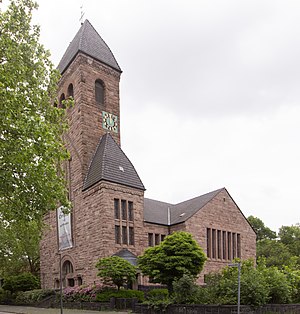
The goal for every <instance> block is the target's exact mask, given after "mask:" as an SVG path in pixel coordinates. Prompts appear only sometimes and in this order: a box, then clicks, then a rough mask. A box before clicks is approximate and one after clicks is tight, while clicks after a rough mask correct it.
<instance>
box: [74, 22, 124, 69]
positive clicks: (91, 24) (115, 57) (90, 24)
mask: <svg viewBox="0 0 300 314" xmlns="http://www.w3.org/2000/svg"><path fill="white" fill-rule="evenodd" d="M84 22H87V23H88V24H89V25H90V26H91V27H92V29H93V30H94V31H95V32H96V34H97V35H98V36H99V37H100V38H101V40H102V41H103V43H104V45H105V46H106V48H107V49H108V50H109V52H110V53H111V55H112V56H113V58H114V60H115V62H116V64H117V66H118V67H119V69H120V70H121V68H120V65H119V63H118V61H117V59H116V57H115V55H114V54H113V52H112V50H111V49H110V48H109V46H108V44H107V43H106V41H105V40H104V39H103V38H102V37H101V35H100V34H99V33H98V31H97V30H96V28H95V27H94V26H93V24H92V23H91V22H90V21H89V20H88V19H86V20H85V21H84ZM80 41H81V39H80ZM121 72H122V71H121Z"/></svg>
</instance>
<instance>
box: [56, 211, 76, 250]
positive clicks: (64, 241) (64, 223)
mask: <svg viewBox="0 0 300 314" xmlns="http://www.w3.org/2000/svg"><path fill="white" fill-rule="evenodd" d="M63 209H64V207H63V206H60V207H59V208H58V209H57V227H58V249H59V250H64V249H68V248H71V247H72V246H73V243H72V228H71V213H68V214H65V213H64V212H63Z"/></svg>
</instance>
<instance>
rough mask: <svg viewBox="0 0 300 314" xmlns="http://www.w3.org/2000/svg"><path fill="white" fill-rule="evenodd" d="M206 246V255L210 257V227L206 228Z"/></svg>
mask: <svg viewBox="0 0 300 314" xmlns="http://www.w3.org/2000/svg"><path fill="white" fill-rule="evenodd" d="M206 248H207V252H206V255H207V257H208V258H210V257H211V229H210V228H207V229H206Z"/></svg>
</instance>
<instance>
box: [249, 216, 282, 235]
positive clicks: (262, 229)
mask: <svg viewBox="0 0 300 314" xmlns="http://www.w3.org/2000/svg"><path fill="white" fill-rule="evenodd" d="M247 219H248V221H249V223H250V225H251V226H252V228H253V229H254V230H255V232H256V234H257V240H258V241H259V240H263V239H270V240H272V239H276V232H275V231H272V230H271V229H270V228H268V227H267V226H265V224H264V223H263V221H262V220H261V219H259V218H257V217H254V216H249V217H248V218H247Z"/></svg>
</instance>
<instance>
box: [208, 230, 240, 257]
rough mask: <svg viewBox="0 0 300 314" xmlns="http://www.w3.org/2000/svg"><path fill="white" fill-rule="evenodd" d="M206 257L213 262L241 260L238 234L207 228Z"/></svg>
mask: <svg viewBox="0 0 300 314" xmlns="http://www.w3.org/2000/svg"><path fill="white" fill-rule="evenodd" d="M206 255H207V257H208V258H209V259H214V260H229V261H230V260H232V259H234V258H236V257H238V258H241V235H240V233H236V232H231V231H224V230H218V229H212V228H207V229H206Z"/></svg>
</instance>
